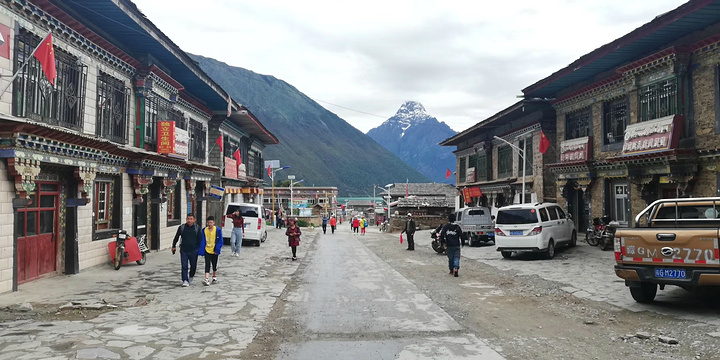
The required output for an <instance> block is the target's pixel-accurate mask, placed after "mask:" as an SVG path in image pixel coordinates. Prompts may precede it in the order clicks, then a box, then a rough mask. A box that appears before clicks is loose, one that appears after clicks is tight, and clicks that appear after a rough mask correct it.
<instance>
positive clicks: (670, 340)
mask: <svg viewBox="0 0 720 360" xmlns="http://www.w3.org/2000/svg"><path fill="white" fill-rule="evenodd" d="M658 340H660V342H661V343H664V344H670V345H675V344H677V343H678V340H677V339H675V338H671V337H669V336H664V335H661V336H658Z"/></svg>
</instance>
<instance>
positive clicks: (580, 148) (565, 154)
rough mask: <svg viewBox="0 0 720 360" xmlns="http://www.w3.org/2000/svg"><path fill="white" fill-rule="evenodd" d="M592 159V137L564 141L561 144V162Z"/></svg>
mask: <svg viewBox="0 0 720 360" xmlns="http://www.w3.org/2000/svg"><path fill="white" fill-rule="evenodd" d="M591 159H592V137H591V136H585V137H581V138H577V139H571V140H564V141H562V142H561V143H560V162H561V163H567V162H578V161H590V160H591Z"/></svg>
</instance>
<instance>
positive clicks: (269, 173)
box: [268, 165, 272, 177]
mask: <svg viewBox="0 0 720 360" xmlns="http://www.w3.org/2000/svg"><path fill="white" fill-rule="evenodd" d="M268 177H272V170H270V165H268Z"/></svg>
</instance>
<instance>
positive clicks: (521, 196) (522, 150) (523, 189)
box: [493, 133, 530, 204]
mask: <svg viewBox="0 0 720 360" xmlns="http://www.w3.org/2000/svg"><path fill="white" fill-rule="evenodd" d="M528 134H530V133H525V134H523V135H522V139H523V148H522V149H520V148H519V147H517V146H515V145H513V144H511V143H509V142H508V141H506V140H505V139H503V138H501V137H498V136H493V138H494V139H497V140H500V141H502V142H504V143H506V144H508V145H510V147H511V148H513V149H515V150H517V151H518V155H520V157H521V158H522V160H523V169H522V193H521V194H520V199H521V204H524V203H525V164H527V159H525V149H526V148H527V141H526V140H525V138H526V137H527V135H528Z"/></svg>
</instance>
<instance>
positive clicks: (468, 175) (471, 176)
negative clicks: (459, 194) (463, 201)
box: [465, 167, 475, 183]
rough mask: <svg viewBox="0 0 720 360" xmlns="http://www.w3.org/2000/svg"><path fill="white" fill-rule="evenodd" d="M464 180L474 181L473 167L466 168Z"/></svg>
mask: <svg viewBox="0 0 720 360" xmlns="http://www.w3.org/2000/svg"><path fill="white" fill-rule="evenodd" d="M465 182H469V183H471V182H475V168H474V167H471V168H468V169H467V173H466V174H465Z"/></svg>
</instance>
